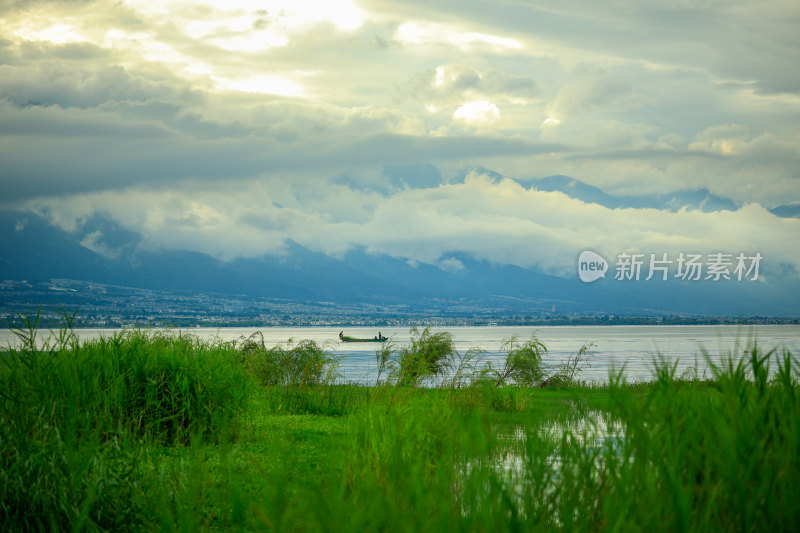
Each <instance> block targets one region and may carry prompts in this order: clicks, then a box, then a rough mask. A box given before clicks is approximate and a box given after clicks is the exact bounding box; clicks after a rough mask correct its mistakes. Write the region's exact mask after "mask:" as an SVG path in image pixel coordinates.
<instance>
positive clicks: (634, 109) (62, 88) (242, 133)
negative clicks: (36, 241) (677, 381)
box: [0, 0, 800, 275]
mask: <svg viewBox="0 0 800 533" xmlns="http://www.w3.org/2000/svg"><path fill="white" fill-rule="evenodd" d="M0 28H1V29H0V162H1V163H0V184H2V190H3V195H2V200H0V202H2V206H3V207H6V208H20V207H22V208H28V209H32V210H34V211H36V212H38V213H41V214H45V215H46V216H48V217H49V218H50V219H51V220H52V221H53V222H54V223H56V224H57V225H59V226H61V227H63V228H65V229H74V228H78V227H80V225H81V224H82V221H84V220H87V219H89V218H90V217H92V216H93V215H95V214H98V213H99V214H101V215H104V216H106V217H109V218H111V219H113V220H114V221H116V222H117V223H118V224H120V225H121V226H123V227H125V228H128V229H131V230H133V231H136V232H138V233H141V234H142V235H143V236H144V245H146V246H151V247H163V248H182V249H189V250H197V251H202V252H206V253H209V254H212V255H214V256H216V257H220V258H223V259H232V258H235V257H240V256H257V255H261V254H264V253H274V252H276V251H280V250H281V247H282V245H283V243H284V241H285V239H287V238H290V239H293V240H295V241H297V242H299V243H300V244H303V245H305V246H307V247H309V248H311V249H313V250H318V251H323V252H326V253H329V254H332V255H338V254H342V253H344V252H346V251H347V250H348V249H350V248H351V247H353V246H358V245H363V246H366V247H367V249H368V250H372V251H376V252H383V253H389V254H392V255H395V256H400V257H408V258H410V259H413V260H418V261H424V262H429V263H437V262H439V261H442V258H443V257H444V256H445V255H446V254H448V253H449V252H456V251H458V252H467V253H470V254H472V255H474V256H475V257H477V258H481V259H490V260H493V261H497V262H501V263H513V264H517V265H520V266H524V267H534V266H536V267H541V268H543V269H545V270H546V271H549V272H564V273H566V272H567V271H568V270H569V269H570V268H573V267H574V261H575V257H576V255H577V253H578V252H579V251H580V250H581V249H583V248H586V247H592V248H594V249H596V250H599V251H602V252H605V253H607V254H609V255H613V254H616V253H618V252H621V251H623V250H640V251H643V252H663V251H669V252H675V253H677V252H680V251H687V252H689V251H695V252H713V251H728V252H739V251H748V252H755V251H760V252H761V253H762V254H764V256H765V260H766V261H769V262H771V263H772V264H773V265H776V264H778V263H781V264H784V265H790V266H791V267H793V269H792V268H790V269H789V272H790V274H789V275H796V272H797V271H798V269H800V219H781V218H778V217H776V216H774V215H772V214H771V213H770V212H769V211H767V209H768V208H772V207H775V206H778V205H785V204H791V203H794V202H800V69H798V65H800V37H798V34H800V32H798V31H797V30H798V28H800V3H798V2H796V1H795V0H788V1H773V2H761V1H753V2H744V1H727V0H721V1H719V2H716V1H713V0H712V1H702V2H701V1H697V2H694V1H691V0H689V1H683V2H673V1H669V2H666V1H664V2H662V1H652V2H639V1H630V2H628V1H624V0H621V1H616V2H600V3H598V2H594V1H591V0H585V1H584V0H574V1H563V0H560V1H552V2H550V1H539V2H523V1H508V2H501V3H497V2H473V1H470V0H466V1H459V2H435V3H433V2H430V1H425V2H422V1H419V2H416V1H403V2H391V1H382V0H361V1H358V0H357V1H353V2H351V1H349V0H343V1H338V0H337V1H326V2H320V3H315V2H310V1H297V0H293V1H285V2H284V1H244V2H221V1H220V2H213V1H208V0H206V1H170V2H155V1H141V0H129V1H123V2H118V1H59V2H40V1H31V2H24V1H18V2H15V1H2V0H0ZM479 169H491V170H492V171H495V172H497V173H499V174H500V175H504V176H508V178H501V177H498V174H494V173H487V172H484V171H481V170H479ZM555 174H563V175H568V176H571V177H573V178H576V179H579V180H581V181H583V182H586V183H588V184H591V185H594V186H596V187H599V188H601V189H603V190H604V191H606V192H607V193H610V194H617V195H644V194H656V193H668V192H672V191H676V190H682V189H697V188H701V187H705V188H707V189H709V190H710V191H711V193H713V194H716V195H719V196H723V197H727V198H731V199H733V200H734V201H736V202H737V203H739V204H741V205H742V207H741V208H739V209H738V210H737V211H719V212H712V213H704V212H701V211H690V210H685V209H684V210H680V211H678V212H670V211H660V210H654V209H616V210H612V209H607V208H604V207H601V206H598V205H595V204H585V203H583V202H581V201H579V200H576V199H574V198H571V197H569V196H568V195H565V194H562V193H558V192H543V191H538V190H536V189H535V188H533V187H531V184H532V183H533V182H534V180H536V179H538V178H542V177H546V176H550V175H555ZM511 178H513V179H511ZM92 242H93V241H91V240H90V241H87V242H86V245H87V246H90V247H91V246H92ZM446 261H452V260H446ZM444 266H448V267H453V266H454V265H452V264H445V265H444ZM455 267H457V265H455ZM792 270H794V272H795V274H791V272H792Z"/></svg>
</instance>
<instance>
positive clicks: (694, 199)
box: [532, 175, 740, 212]
mask: <svg viewBox="0 0 800 533" xmlns="http://www.w3.org/2000/svg"><path fill="white" fill-rule="evenodd" d="M532 185H533V186H534V187H536V189H538V190H540V191H558V192H563V193H564V194H566V195H568V196H571V197H572V198H576V199H578V200H581V201H583V202H586V203H594V204H598V205H602V206H604V207H607V208H609V209H617V208H635V209H643V208H650V209H664V210H668V211H673V212H674V211H678V210H680V209H681V208H687V209H690V210H700V211H705V212H712V211H723V210H724V211H734V210H736V209H738V208H739V207H740V204H738V203H737V202H734V201H733V200H731V199H729V198H724V197H722V196H717V195H714V194H711V192H709V190H708V189H705V188H701V189H694V190H681V191H675V192H672V193H669V194H648V195H641V196H612V195H610V194H607V193H605V192H604V191H602V190H600V189H598V188H597V187H594V186H592V185H588V184H586V183H584V182H582V181H580V180H576V179H575V178H570V177H569V176H562V175H556V176H549V177H547V178H542V179H540V180H536V181H534V182H532Z"/></svg>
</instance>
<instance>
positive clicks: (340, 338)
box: [339, 331, 344, 341]
mask: <svg viewBox="0 0 800 533" xmlns="http://www.w3.org/2000/svg"><path fill="white" fill-rule="evenodd" d="M342 333H344V331H340V332H339V340H340V341H343V340H344V335H342Z"/></svg>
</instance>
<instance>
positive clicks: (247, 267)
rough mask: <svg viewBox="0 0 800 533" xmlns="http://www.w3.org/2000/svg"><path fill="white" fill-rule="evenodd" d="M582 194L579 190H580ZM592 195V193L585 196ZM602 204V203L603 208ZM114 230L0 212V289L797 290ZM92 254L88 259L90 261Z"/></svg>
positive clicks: (363, 299) (760, 304)
mask: <svg viewBox="0 0 800 533" xmlns="http://www.w3.org/2000/svg"><path fill="white" fill-rule="evenodd" d="M579 188H580V186H579ZM584 190H587V189H584ZM598 199H601V198H598ZM141 242H142V238H141V236H140V235H137V234H135V233H133V232H130V231H127V230H124V229H122V228H119V227H117V226H115V225H114V224H113V222H111V221H109V220H103V219H101V218H96V219H93V220H90V221H88V222H87V223H86V224H85V225H84V227H83V228H82V229H81V231H77V232H73V233H70V232H65V231H62V230H60V229H58V228H55V227H53V226H52V225H50V224H49V223H48V222H47V221H46V220H44V219H42V218H40V217H38V216H37V215H35V214H33V213H26V212H16V211H0V280H6V279H8V280H27V281H29V282H41V281H48V280H50V279H54V278H69V279H75V280H83V281H95V282H99V283H107V284H116V285H123V286H128V287H138V288H142V289H157V290H168V291H184V292H187V293H194V294H214V293H216V294H224V295H247V296H252V297H265V298H281V299H286V300H287V301H297V302H307V301H310V302H321V301H325V302H334V303H336V304H346V303H352V302H358V303H363V304H371V305H376V306H388V305H398V304H402V305H407V306H411V307H418V308H420V307H424V308H438V309H443V310H462V311H464V312H469V310H473V309H478V308H480V309H484V310H487V309H488V310H498V311H509V312H510V311H513V312H523V313H527V312H541V311H551V310H552V309H554V308H555V309H556V310H557V312H560V313H582V314H590V313H614V314H643V313H644V314H660V313H693V314H706V315H715V314H717V315H733V316H736V315H739V314H744V315H747V316H750V315H753V314H766V315H773V316H796V315H797V314H798V308H797V304H796V296H797V295H798V294H800V287H799V286H798V284H797V282H789V281H785V280H781V279H780V277H779V276H774V277H773V278H772V284H771V285H766V284H764V283H736V282H729V283H716V284H715V283H712V282H696V283H688V282H684V283H682V282H677V281H674V282H671V283H670V282H661V283H659V282H644V281H641V282H627V283H625V282H615V281H614V280H613V279H612V278H613V272H610V273H609V274H608V277H607V279H605V280H601V281H599V282H596V283H592V284H589V285H587V284H583V283H581V282H580V281H579V280H578V279H577V276H574V277H572V276H571V277H568V278H561V277H557V276H552V275H549V274H547V273H544V272H542V271H539V270H536V269H525V268H520V267H518V266H515V265H503V264H498V263H492V262H489V261H485V260H479V259H476V258H474V257H472V256H470V255H469V254H464V253H458V252H454V253H451V254H449V255H448V256H446V257H443V258H441V259H440V261H439V263H438V264H439V265H441V266H437V265H431V264H425V263H416V262H413V261H409V260H407V259H405V258H398V257H392V256H389V255H385V254H371V253H369V252H368V251H367V250H366V249H364V248H357V249H354V250H351V251H350V252H348V253H347V254H345V255H344V256H343V257H341V258H335V257H329V256H327V255H324V254H321V253H318V252H314V251H312V250H309V249H307V248H305V247H303V246H301V245H299V244H297V243H295V242H292V241H287V242H286V246H285V249H284V250H283V252H282V253H281V254H277V255H264V256H262V257H257V258H249V259H246V258H241V259H236V260H234V261H231V262H225V261H221V260H219V259H216V258H214V257H211V256H209V255H205V254H202V253H198V252H191V251H185V250H149V249H146V248H144V247H142V246H141ZM90 248H91V249H90Z"/></svg>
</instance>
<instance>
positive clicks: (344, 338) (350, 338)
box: [339, 332, 389, 342]
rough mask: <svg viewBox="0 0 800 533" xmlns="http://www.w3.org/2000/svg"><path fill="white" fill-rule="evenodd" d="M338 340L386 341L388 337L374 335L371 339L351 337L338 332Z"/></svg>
mask: <svg viewBox="0 0 800 533" xmlns="http://www.w3.org/2000/svg"><path fill="white" fill-rule="evenodd" d="M339 340H340V341H342V342H386V341H388V340H389V339H387V338H386V337H382V336H381V337H374V338H372V339H360V338H358V337H351V336H349V335H342V332H339Z"/></svg>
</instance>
